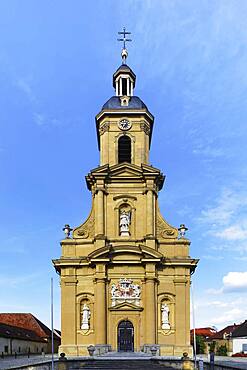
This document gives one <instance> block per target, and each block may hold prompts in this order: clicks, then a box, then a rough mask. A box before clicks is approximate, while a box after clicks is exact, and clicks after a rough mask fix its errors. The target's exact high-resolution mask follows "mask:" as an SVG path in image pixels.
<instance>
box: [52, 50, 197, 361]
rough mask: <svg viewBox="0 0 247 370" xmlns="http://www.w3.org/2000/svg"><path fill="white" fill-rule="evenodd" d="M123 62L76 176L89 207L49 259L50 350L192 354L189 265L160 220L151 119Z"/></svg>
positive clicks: (182, 244) (185, 250) (185, 245)
mask: <svg viewBox="0 0 247 370" xmlns="http://www.w3.org/2000/svg"><path fill="white" fill-rule="evenodd" d="M126 55H127V50H126V49H123V51H122V58H123V64H122V65H121V66H120V67H119V68H118V69H117V70H116V72H115V73H114V75H113V86H114V88H115V94H116V96H113V97H111V98H110V99H109V100H108V101H107V102H106V103H105V104H104V105H103V107H102V109H101V111H100V112H99V114H98V115H97V116H96V130H97V138H98V147H99V150H100V165H99V166H98V167H97V168H95V169H93V170H92V171H91V172H90V173H89V174H88V176H86V182H87V187H88V189H89V190H90V191H91V193H92V210H91V212H90V215H89V216H88V218H87V220H86V221H85V222H84V223H83V224H82V225H80V226H78V227H76V228H74V230H73V235H72V238H70V237H69V235H70V231H71V230H70V227H69V225H66V226H65V233H66V236H67V237H66V239H64V240H62V241H61V247H62V253H61V257H60V258H59V259H56V260H53V263H54V266H55V269H56V271H57V272H59V274H60V276H61V331H62V345H61V347H60V349H59V350H60V352H65V353H66V355H68V356H74V355H76V356H78V355H87V354H88V351H87V347H88V345H89V344H94V345H96V346H97V350H99V349H100V350H101V351H102V352H104V351H107V350H108V349H109V347H110V346H111V348H112V350H113V351H140V350H144V351H146V352H149V351H150V348H151V347H152V346H153V345H157V348H160V354H161V355H177V356H182V354H183V352H189V353H190V354H191V353H192V348H191V345H190V279H191V273H192V272H194V270H195V268H196V265H197V263H198V260H197V259H193V258H191V257H190V253H189V246H190V241H189V240H188V239H186V238H185V236H184V232H185V231H186V228H185V227H184V225H183V226H182V225H181V226H182V227H181V229H179V230H180V234H179V230H178V229H177V228H176V227H173V226H171V225H169V224H168V223H167V222H166V221H165V220H164V218H163V217H162V215H161V213H160V210H159V205H158V199H157V198H158V193H159V191H160V190H161V189H162V187H163V183H164V179H165V176H164V175H163V174H162V173H161V171H160V170H159V169H157V168H155V167H153V166H152V165H150V164H149V149H150V145H151V139H152V130H153V123H154V117H153V115H152V114H151V113H150V112H149V110H148V108H147V106H146V105H145V104H144V103H143V102H142V100H141V99H140V98H139V97H137V96H134V88H135V81H136V76H135V74H134V72H133V71H132V70H131V68H130V67H129V66H127V65H126V63H125V60H126ZM157 93H158V86H157ZM86 129H87V128H86V127H85V130H86ZM167 140H169V139H168V138H167ZM82 142H83V138H82ZM174 150H175V149H174ZM78 154H79V153H78ZM160 155H161V156H162V155H164V152H163V153H160ZM84 160H85V159H84ZM181 180H182V179H181ZM75 204H77V203H76V202H75Z"/></svg>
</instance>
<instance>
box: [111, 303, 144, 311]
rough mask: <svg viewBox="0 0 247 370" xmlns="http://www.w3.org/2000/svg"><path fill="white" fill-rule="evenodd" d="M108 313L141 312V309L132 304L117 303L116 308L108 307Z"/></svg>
mask: <svg viewBox="0 0 247 370" xmlns="http://www.w3.org/2000/svg"><path fill="white" fill-rule="evenodd" d="M109 310H110V311H143V308H142V307H139V306H136V305H135V304H133V303H129V302H123V303H118V304H116V306H113V307H110V308H109Z"/></svg>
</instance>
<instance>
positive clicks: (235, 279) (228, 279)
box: [223, 271, 247, 292]
mask: <svg viewBox="0 0 247 370" xmlns="http://www.w3.org/2000/svg"><path fill="white" fill-rule="evenodd" d="M239 290H241V291H246V292H247V271H245V272H228V274H227V275H225V276H224V277H223V292H238V291H239Z"/></svg>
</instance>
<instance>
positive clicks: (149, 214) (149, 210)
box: [147, 190, 154, 236]
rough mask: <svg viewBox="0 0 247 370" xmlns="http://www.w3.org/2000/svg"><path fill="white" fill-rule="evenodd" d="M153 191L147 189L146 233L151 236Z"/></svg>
mask: <svg viewBox="0 0 247 370" xmlns="http://www.w3.org/2000/svg"><path fill="white" fill-rule="evenodd" d="M153 212H154V210H153V192H152V190H148V191H147V235H150V236H152V235H153V233H154V231H153Z"/></svg>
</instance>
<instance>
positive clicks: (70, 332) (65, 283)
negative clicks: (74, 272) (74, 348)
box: [61, 276, 77, 345]
mask: <svg viewBox="0 0 247 370" xmlns="http://www.w3.org/2000/svg"><path fill="white" fill-rule="evenodd" d="M76 285H77V279H76V278H75V277H74V276H64V277H61V293H62V294H61V306H62V307H66V310H63V311H62V315H61V331H62V345H67V344H74V345H75V344H76V342H77V340H76V325H77V323H76ZM68 321H69V323H70V325H69V326H68Z"/></svg>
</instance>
